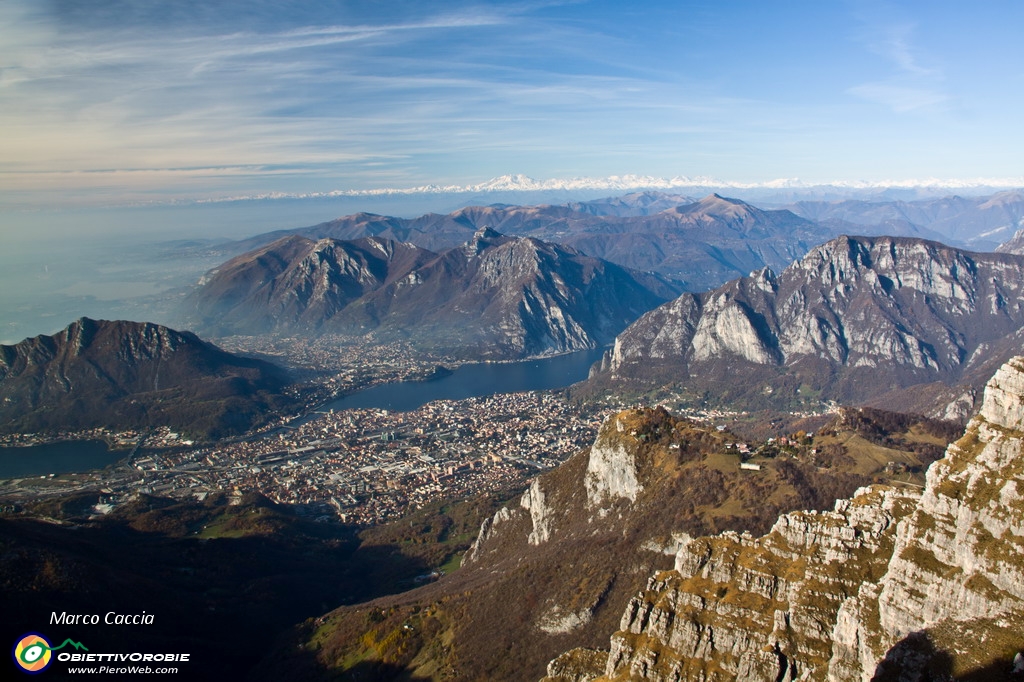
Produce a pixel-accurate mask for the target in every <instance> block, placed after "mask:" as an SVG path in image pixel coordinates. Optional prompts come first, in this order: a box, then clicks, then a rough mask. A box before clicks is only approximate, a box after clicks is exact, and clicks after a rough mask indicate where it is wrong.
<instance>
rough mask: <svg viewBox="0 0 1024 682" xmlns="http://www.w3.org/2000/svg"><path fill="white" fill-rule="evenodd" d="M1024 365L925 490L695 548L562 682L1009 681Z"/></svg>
mask: <svg viewBox="0 0 1024 682" xmlns="http://www.w3.org/2000/svg"><path fill="white" fill-rule="evenodd" d="M1022 446H1024V358H1016V359H1013V360H1011V361H1010V362H1009V363H1007V364H1006V365H1004V366H1003V367H1002V368H1000V369H999V370H998V372H996V374H995V376H994V377H993V378H992V379H991V381H990V382H989V383H988V385H987V386H986V388H985V392H984V399H983V404H982V407H981V410H980V412H979V413H978V415H977V416H975V417H974V418H973V419H972V420H971V422H970V424H969V425H968V427H967V430H966V433H965V434H964V436H963V438H961V439H960V440H959V441H957V442H956V443H954V444H952V445H950V447H949V448H948V450H947V452H946V456H945V457H944V458H943V459H941V460H939V461H937V462H935V463H934V464H933V465H932V466H931V468H930V469H929V470H928V474H927V479H926V485H925V487H924V489H923V490H909V489H896V488H889V487H880V486H875V487H871V488H865V489H862V490H860V491H858V492H857V494H856V495H854V496H853V497H852V498H850V499H847V500H841V501H839V502H837V503H836V504H835V507H834V509H833V510H832V511H828V512H796V513H790V514H786V515H784V516H782V517H780V518H779V520H778V521H777V522H776V523H775V524H774V526H773V527H772V529H771V531H770V532H769V533H767V534H766V535H763V536H761V537H754V536H752V535H750V534H746V533H724V534H721V535H717V536H710V537H702V538H698V539H694V540H690V541H688V542H686V543H685V545H684V546H683V547H682V548H681V549H680V550H679V551H678V552H677V554H676V557H675V566H674V568H673V569H672V570H669V571H662V572H659V573H657V574H655V575H654V576H653V577H652V578H651V579H650V580H649V582H648V584H647V587H646V589H644V590H643V591H642V592H640V594H638V595H637V596H635V597H634V598H633V599H632V600H631V601H630V603H629V605H628V606H627V607H626V609H625V612H624V613H623V616H622V619H621V622H620V626H619V630H618V631H617V632H616V633H615V634H614V635H613V636H612V638H611V646H610V650H607V652H606V655H605V654H604V653H603V652H600V651H595V650H592V649H590V650H578V651H570V652H568V653H566V654H564V655H563V656H561V657H559V658H558V659H556V660H555V661H553V662H552V663H551V664H550V666H549V668H548V675H549V677H548V678H547V679H548V680H549V682H554V681H555V680H559V681H564V680H594V679H601V680H641V679H642V680H721V681H726V680H744V681H746V680H749V681H754V680H776V681H781V680H835V681H837V682H838V681H844V682H845V681H849V680H864V681H867V680H908V681H909V680H942V679H972V680H1000V679H1016V678H1015V677H1013V676H1012V674H1011V671H1012V669H1013V666H1014V663H1013V660H1014V657H1015V656H1016V654H1017V652H1019V651H1021V650H1022V649H1024V520H1022V519H1024V513H1022V512H1024V495H1022V493H1021V486H1022V485H1024V452H1022Z"/></svg>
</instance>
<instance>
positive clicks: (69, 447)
mask: <svg viewBox="0 0 1024 682" xmlns="http://www.w3.org/2000/svg"><path fill="white" fill-rule="evenodd" d="M602 352H603V351H602V350H600V349H597V350H589V351H581V352H579V353H570V354H568V355H560V356H558V357H554V358H546V359H544V360H530V361H527V362H510V363H479V364H471V365H463V366H462V367H460V368H458V369H457V370H455V371H454V372H452V373H451V374H449V375H447V376H444V377H440V378H438V379H433V380H431V381H411V382H401V383H393V384H384V385H381V386H375V387H373V388H368V389H366V390H364V391H359V392H357V393H353V394H351V395H348V396H345V397H344V398H339V399H338V400H334V401H332V402H330V403H328V404H326V405H324V406H323V407H322V408H320V409H321V410H327V409H333V410H347V409H355V408H379V409H385V410H392V411H395V412H408V411H410V410H415V409H417V408H419V407H422V406H423V405H425V404H427V403H429V402H431V401H433V400H463V399H465V398H476V397H480V396H486V395H493V394H495V393H517V392H520V391H544V390H549V389H555V388H563V387H565V386H570V385H572V384H575V383H576V382H579V381H583V380H584V379H586V378H587V374H588V372H589V371H590V367H591V365H593V364H594V363H595V362H597V361H598V360H600V359H601V354H602ZM125 457H127V453H126V452H125V451H124V450H113V451H111V450H109V449H108V448H107V446H106V444H105V443H103V442H102V441H74V442H66V443H52V444H49V445H36V446H32V447H24V448H0V478H23V477H28V476H45V475H47V474H62V473H70V472H82V471H90V470H92V469H102V468H103V467H105V466H108V465H110V464H114V463H115V462H117V461H118V460H121V459H124V458H125Z"/></svg>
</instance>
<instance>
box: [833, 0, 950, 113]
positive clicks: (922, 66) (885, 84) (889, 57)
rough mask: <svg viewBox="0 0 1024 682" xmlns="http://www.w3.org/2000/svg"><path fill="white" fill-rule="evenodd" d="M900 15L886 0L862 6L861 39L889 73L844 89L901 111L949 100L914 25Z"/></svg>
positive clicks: (940, 76) (930, 106)
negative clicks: (918, 38)
mask: <svg viewBox="0 0 1024 682" xmlns="http://www.w3.org/2000/svg"><path fill="white" fill-rule="evenodd" d="M869 10H870V11H869ZM900 14H901V12H900V10H899V9H897V8H895V7H892V6H890V5H889V4H888V3H886V2H880V3H879V2H867V3H863V4H862V5H861V13H860V19H861V22H862V27H861V32H860V40H861V42H862V43H863V45H864V47H865V48H866V49H867V51H868V52H869V53H871V54H874V55H876V56H878V57H881V58H882V60H883V63H884V64H885V65H886V69H887V70H888V73H887V74H885V77H884V78H881V79H879V80H875V81H871V82H867V83H862V84H860V85H856V86H853V87H850V88H848V89H847V92H848V93H849V94H851V95H854V96H856V97H860V98H862V99H864V100H867V101H870V102H874V103H876V104H881V105H882V106H885V107H887V108H889V109H891V110H892V111H894V112H896V113H900V114H903V113H908V112H912V111H919V110H929V109H934V108H936V107H938V106H941V105H943V104H945V103H947V102H948V101H949V100H950V96H949V95H948V94H947V93H946V92H945V90H944V89H943V87H942V84H943V80H944V76H943V73H942V71H941V69H939V68H938V67H937V66H935V65H932V64H930V63H929V62H927V61H926V57H924V55H923V51H922V50H921V49H919V48H918V47H917V46H916V43H915V40H914V37H915V32H916V31H917V26H916V24H915V23H914V22H911V21H907V20H905V19H902V18H901V17H900Z"/></svg>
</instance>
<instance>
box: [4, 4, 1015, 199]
mask: <svg viewBox="0 0 1024 682" xmlns="http://www.w3.org/2000/svg"><path fill="white" fill-rule="evenodd" d="M1021 26H1024V3H1020V2H1017V1H1016V0H1013V1H1010V0H1006V1H1001V0H993V1H991V2H981V3H964V2H950V1H942V0H938V1H932V2H875V1H852V0H851V1H842V0H836V1H832V0H825V1H821V0H819V1H817V2H796V1H794V2H776V3H770V2H744V1H738V0H732V1H730V0H715V1H712V2H666V3H660V2H647V3H635V4H627V3H622V2H604V1H599V2H544V1H542V0H541V1H536V2H472V3H467V2H459V1H458V0H455V1H453V2H444V3H429V2H422V1H420V2H387V3H383V2H343V1H333V2H332V1H329V0H328V1H321V2H287V1H284V0H281V1H270V0H246V1H239V2H236V1H228V0H222V1H218V2H210V1H209V0H204V1H194V0H177V1H170V0H168V1H160V2H157V1H152V0H151V1H148V2H147V1H146V0H4V2H2V3H0V130H2V131H3V133H2V135H0V207H2V206H4V205H6V206H8V207H25V206H37V205H38V206H48V205H53V204H54V203H63V202H67V203H70V204H74V203H75V202H83V203H118V202H134V201H147V200H164V199H197V198H217V197H226V196H250V195H259V194H264V193H272V192H280V193H303V192H328V191H331V190H339V189H342V190H344V189H369V188H377V187H409V186H416V185H423V184H428V183H437V184H471V183H477V182H481V181H484V180H487V179H488V178H491V177H494V176H497V175H501V174H505V173H525V174H527V175H530V176H532V177H535V178H561V177H574V176H591V177H603V176H608V175H617V174H627V173H635V174H644V175H652V176H661V177H671V176H677V175H685V176H712V177H716V178H720V179H723V180H729V181H738V182H763V181H769V180H773V179H777V178H800V179H802V180H804V181H810V182H818V181H820V182H827V181H835V180H847V181H852V180H872V181H883V180H907V179H914V178H920V179H923V178H941V179H953V178H964V179H970V178H979V177H983V178H1019V177H1021V176H1024V170H1022V159H1024V135H1022V134H1021V129H1020V123H1019V120H1020V117H1021V112H1022V111H1024V102H1022V98H1024V47H1022V45H1024V41H1021V40H1020V37H1019V35H1018V34H1019V31H1020V27H1021Z"/></svg>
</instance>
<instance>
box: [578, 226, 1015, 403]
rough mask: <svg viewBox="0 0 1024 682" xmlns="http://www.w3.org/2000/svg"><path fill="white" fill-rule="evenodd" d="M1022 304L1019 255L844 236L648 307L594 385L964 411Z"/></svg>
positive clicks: (698, 398)
mask: <svg viewBox="0 0 1024 682" xmlns="http://www.w3.org/2000/svg"><path fill="white" fill-rule="evenodd" d="M1022 301H1024V258H1022V257H1020V256H1016V255H1012V254H994V253H972V252H967V251H962V250H959V249H954V248H952V247H948V246H945V245H942V244H939V243H937V242H930V241H926V240H921V239H910V238H897V237H874V238H872V237H840V238H838V239H835V240H833V241H830V242H828V243H826V244H824V245H822V246H820V247H817V248H815V249H812V250H811V251H810V253H808V254H807V255H806V256H804V257H803V258H802V259H800V260H799V261H797V262H795V263H794V264H793V265H791V266H790V267H788V268H786V270H784V271H783V272H782V273H781V274H779V275H776V274H775V273H773V272H772V271H771V270H769V269H762V270H760V271H758V272H756V273H754V274H752V275H751V276H749V277H744V278H740V279H737V280H733V281H732V282H729V283H727V284H725V285H723V286H721V287H719V288H717V289H714V290H712V291H708V292H705V293H703V294H689V293H687V294H683V295H681V296H680V297H679V298H677V299H676V300H674V301H671V302H669V303H666V304H664V305H662V306H660V307H659V308H657V309H655V310H653V311H651V312H649V313H647V314H645V315H644V316H643V317H641V318H640V319H639V320H637V321H636V322H635V323H633V324H632V325H631V326H630V327H629V328H628V329H626V330H625V331H624V332H623V333H622V334H620V335H619V336H618V338H617V339H616V341H615V344H614V347H613V348H612V349H611V350H610V351H608V352H607V353H606V354H605V358H604V360H603V361H602V363H601V365H600V367H599V368H597V370H596V371H594V372H592V378H591V384H592V385H600V386H603V387H604V388H610V389H612V390H614V391H621V390H630V391H633V392H635V391H638V390H640V391H648V390H651V389H660V388H665V389H668V388H670V387H671V388H672V389H673V390H676V389H678V390H681V391H682V393H683V395H684V396H686V398H687V399H688V400H690V401H692V402H696V403H698V404H700V403H707V402H710V403H713V404H718V405H724V404H731V405H734V406H735V405H745V406H748V407H760V408H764V407H770V406H774V407H781V406H784V405H790V406H794V405H798V404H801V403H804V404H807V403H818V402H820V401H823V400H834V401H838V402H840V403H844V404H864V403H868V404H875V405H881V406H885V405H888V406H889V407H893V408H897V409H901V410H904V411H906V410H910V411H915V410H917V411H923V412H927V413H937V414H942V415H945V416H948V417H952V418H960V419H964V418H966V416H967V415H968V414H969V413H970V411H971V410H972V409H973V406H974V405H973V403H974V396H975V395H976V392H977V390H979V389H980V388H981V386H983V385H984V381H985V379H986V378H987V377H988V376H990V375H991V373H992V372H993V371H994V369H995V367H998V366H999V364H1001V363H1003V362H1005V361H1006V360H1007V359H1008V358H1009V357H1012V356H1013V355H1014V354H1015V353H1017V352H1019V349H1020V347H1021V342H1022V339H1024V331H1022V327H1024V303H1022ZM922 385H929V386H922Z"/></svg>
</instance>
